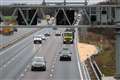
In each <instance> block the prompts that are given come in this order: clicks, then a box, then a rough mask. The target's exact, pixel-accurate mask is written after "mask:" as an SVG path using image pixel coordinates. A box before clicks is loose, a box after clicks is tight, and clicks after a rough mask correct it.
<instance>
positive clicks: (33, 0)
mask: <svg viewBox="0 0 120 80" xmlns="http://www.w3.org/2000/svg"><path fill="white" fill-rule="evenodd" d="M42 1H43V0H0V5H1V4H13V3H27V4H40V3H41V2H42ZM46 1H47V2H63V1H64V0H46ZM66 1H68V2H83V1H84V0H66ZM102 1H105V0H88V2H89V4H95V3H98V2H102Z"/></svg>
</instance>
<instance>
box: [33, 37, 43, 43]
mask: <svg viewBox="0 0 120 80" xmlns="http://www.w3.org/2000/svg"><path fill="white" fill-rule="evenodd" d="M41 43H42V38H41V37H40V36H39V35H36V36H34V44H41Z"/></svg>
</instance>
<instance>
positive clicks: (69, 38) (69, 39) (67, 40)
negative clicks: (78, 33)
mask: <svg viewBox="0 0 120 80" xmlns="http://www.w3.org/2000/svg"><path fill="white" fill-rule="evenodd" d="M73 43H74V32H72V31H65V32H64V33H63V44H73Z"/></svg>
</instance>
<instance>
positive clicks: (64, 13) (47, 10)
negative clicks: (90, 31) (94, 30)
mask: <svg viewBox="0 0 120 80" xmlns="http://www.w3.org/2000/svg"><path fill="white" fill-rule="evenodd" d="M1 7H4V8H12V9H14V10H13V12H12V14H11V15H12V16H16V20H17V22H18V24H17V25H14V26H16V27H55V26H56V25H57V27H114V28H115V27H116V28H119V24H117V23H118V22H120V19H119V20H117V18H118V17H117V16H120V14H119V11H118V10H120V5H88V6H87V5H80V4H77V3H76V4H70V3H69V4H66V5H62V4H59V3H56V4H53V3H51V5H50V4H46V5H38V4H36V5H34V4H23V5H4V6H1ZM117 11H118V13H117ZM2 12H4V11H2V9H1V13H2ZM3 15H4V14H3V13H2V16H3ZM46 15H50V16H52V17H53V18H54V19H53V20H52V23H47V24H46V25H37V23H38V18H39V19H41V20H42V19H45V18H46ZM116 15H117V16H116ZM78 19H79V20H78ZM77 21H79V22H77ZM60 22H61V23H60ZM76 23H77V25H75V24H76ZM1 26H2V27H5V26H6V25H1ZM9 26H10V25H9Z"/></svg>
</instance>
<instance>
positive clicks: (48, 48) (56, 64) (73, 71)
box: [0, 28, 82, 80]
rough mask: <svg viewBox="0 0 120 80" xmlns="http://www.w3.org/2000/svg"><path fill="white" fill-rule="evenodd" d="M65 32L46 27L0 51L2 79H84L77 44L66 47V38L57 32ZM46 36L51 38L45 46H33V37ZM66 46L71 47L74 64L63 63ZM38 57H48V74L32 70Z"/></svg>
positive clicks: (43, 44) (70, 62)
mask: <svg viewBox="0 0 120 80" xmlns="http://www.w3.org/2000/svg"><path fill="white" fill-rule="evenodd" d="M63 31H64V29H59V30H53V29H46V28H45V29H42V30H40V31H38V32H36V33H34V34H32V35H31V36H29V37H27V38H25V39H23V40H21V41H20V42H18V43H16V44H15V45H13V46H11V47H10V48H8V49H6V50H4V51H2V52H0V80H82V79H81V76H80V70H79V65H78V58H77V52H76V47H75V44H71V45H69V44H68V45H63V43H62V36H55V33H58V32H63ZM43 33H50V34H51V36H50V37H49V38H47V40H45V41H43V43H42V44H33V35H36V34H43ZM63 47H69V48H70V50H71V52H72V56H71V57H72V61H69V62H60V61H59V57H60V55H59V52H60V51H61V49H62V48H63ZM34 56H44V57H45V59H46V61H47V70H46V71H43V72H39V71H38V72H37V71H35V72H34V71H31V62H32V58H33V57H34Z"/></svg>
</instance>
